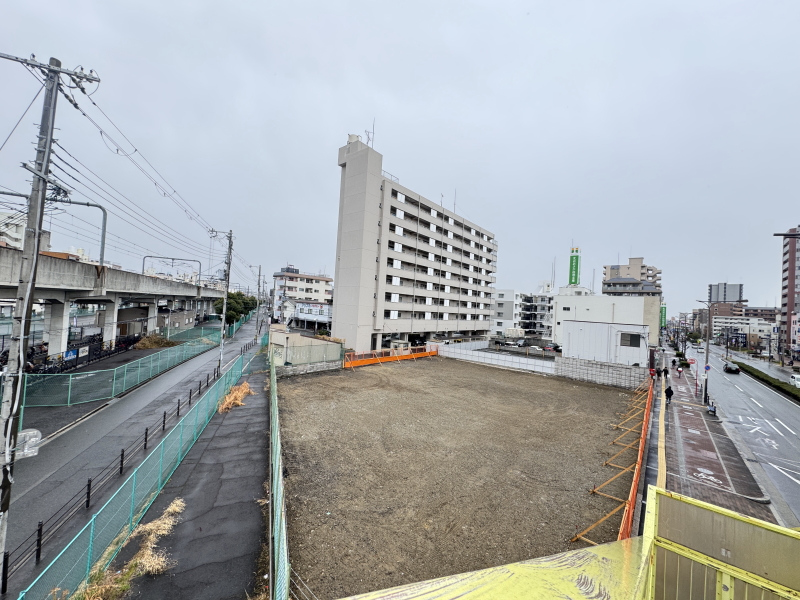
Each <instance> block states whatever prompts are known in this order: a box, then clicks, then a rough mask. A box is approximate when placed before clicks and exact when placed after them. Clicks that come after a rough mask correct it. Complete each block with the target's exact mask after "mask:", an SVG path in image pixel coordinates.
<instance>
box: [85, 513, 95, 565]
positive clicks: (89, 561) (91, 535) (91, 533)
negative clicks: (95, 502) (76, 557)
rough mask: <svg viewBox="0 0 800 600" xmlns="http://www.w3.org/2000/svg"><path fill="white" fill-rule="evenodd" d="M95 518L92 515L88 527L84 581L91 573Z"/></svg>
mask: <svg viewBox="0 0 800 600" xmlns="http://www.w3.org/2000/svg"><path fill="white" fill-rule="evenodd" d="M96 518H97V515H92V520H91V521H90V523H91V526H90V527H89V547H88V548H87V549H86V577H85V578H84V579H85V580H87V581H88V579H89V575H90V574H91V572H92V551H93V550H94V521H95V519H96Z"/></svg>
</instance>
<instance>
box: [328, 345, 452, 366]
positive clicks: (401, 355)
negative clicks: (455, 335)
mask: <svg viewBox="0 0 800 600" xmlns="http://www.w3.org/2000/svg"><path fill="white" fill-rule="evenodd" d="M437 349H438V346H437V345H436V344H428V345H427V346H410V347H405V348H384V349H383V350H370V351H368V352H347V353H345V355H344V368H345V369H352V368H354V367H363V366H365V365H375V364H383V363H387V362H394V361H398V360H416V359H418V358H426V357H428V358H429V357H431V356H436V354H437V353H438V350H437Z"/></svg>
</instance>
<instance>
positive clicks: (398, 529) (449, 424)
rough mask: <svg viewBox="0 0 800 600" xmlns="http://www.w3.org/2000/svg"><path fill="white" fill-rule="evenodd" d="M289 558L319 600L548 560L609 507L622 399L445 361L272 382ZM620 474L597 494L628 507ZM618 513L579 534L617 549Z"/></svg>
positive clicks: (605, 390)
mask: <svg viewBox="0 0 800 600" xmlns="http://www.w3.org/2000/svg"><path fill="white" fill-rule="evenodd" d="M278 395H279V402H280V406H281V413H280V416H281V427H282V432H283V442H284V458H285V461H286V462H285V464H286V470H287V479H286V482H287V494H286V496H287V511H288V526H289V532H288V533H289V557H290V560H291V563H292V567H293V569H294V570H295V571H296V572H297V574H298V575H299V576H300V577H301V578H302V579H303V580H304V581H306V582H307V583H308V585H309V587H310V589H311V590H313V591H314V593H315V594H316V596H317V597H318V598H319V600H329V599H334V598H342V597H345V596H350V595H354V594H358V593H363V592H368V591H372V590H378V589H384V588H388V587H392V586H396V585H400V584H403V583H409V582H413V581H421V580H425V579H431V578H434V577H441V576H445V575H451V574H454V573H461V572H465V571H471V570H475V569H481V568H486V567H490V566H494V565H501V564H506V563H510V562H516V561H520V560H524V559H528V558H534V557H538V556H547V555H550V554H555V553H558V552H563V551H565V550H570V549H574V548H578V547H583V546H585V544H583V542H578V543H575V544H573V543H570V542H569V539H570V538H571V537H572V536H574V535H575V534H576V533H577V532H578V531H579V530H582V529H584V528H585V527H587V526H588V525H590V524H591V523H593V522H594V521H596V520H597V519H599V518H600V517H601V516H602V515H603V514H605V512H606V511H607V510H609V509H611V508H614V507H615V506H616V504H615V503H614V502H613V501H611V500H608V499H606V498H602V497H599V496H596V495H591V494H589V493H588V490H589V489H591V488H592V486H593V485H599V484H601V483H602V482H604V481H605V480H606V479H608V478H609V477H611V476H612V475H613V474H615V473H616V472H617V471H616V470H614V469H612V468H611V467H603V466H602V463H603V461H604V460H605V459H607V458H608V457H610V456H611V455H612V454H613V453H614V452H616V450H615V449H614V448H615V447H613V446H609V443H610V442H611V440H613V439H614V438H615V437H616V436H617V435H618V433H619V431H618V430H617V431H614V430H613V429H612V425H613V423H615V422H617V413H620V412H624V410H625V407H626V401H627V399H628V397H629V396H630V394H629V393H628V392H625V391H623V390H620V389H616V388H609V387H603V386H598V385H593V384H588V383H581V382H573V381H570V380H566V379H560V378H556V377H544V376H541V375H534V374H528V373H520V372H516V371H508V370H503V369H497V368H493V367H489V366H484V365H477V364H473V363H467V362H461V361H457V360H452V359H434V360H427V359H423V360H417V361H416V362H412V361H403V362H401V363H391V364H387V365H384V366H381V365H374V366H369V367H362V368H359V369H356V370H355V372H353V371H339V372H335V373H320V374H313V375H307V376H301V377H293V378H287V379H281V380H280V382H279V384H278ZM629 486H630V476H627V475H626V476H623V477H620V478H618V479H617V481H615V482H614V483H613V484H612V485H610V486H608V487H607V488H605V489H606V491H607V492H608V493H610V494H612V495H615V496H617V497H626V495H627V491H628V488H629ZM620 517H621V513H617V515H615V516H614V517H612V518H611V519H609V520H608V521H606V522H605V523H604V524H603V525H602V526H601V527H600V528H599V529H596V530H594V531H593V532H592V534H591V537H592V539H594V540H595V541H598V542H605V541H611V540H613V539H616V534H617V531H618V527H619V521H620Z"/></svg>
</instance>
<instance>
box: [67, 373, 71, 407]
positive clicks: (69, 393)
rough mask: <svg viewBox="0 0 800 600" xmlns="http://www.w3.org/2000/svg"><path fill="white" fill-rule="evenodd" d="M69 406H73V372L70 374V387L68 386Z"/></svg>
mask: <svg viewBox="0 0 800 600" xmlns="http://www.w3.org/2000/svg"><path fill="white" fill-rule="evenodd" d="M67 406H72V373H70V374H69V387H68V388H67Z"/></svg>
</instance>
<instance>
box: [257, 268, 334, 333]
mask: <svg viewBox="0 0 800 600" xmlns="http://www.w3.org/2000/svg"><path fill="white" fill-rule="evenodd" d="M272 279H273V286H272V289H271V290H270V304H271V306H272V316H273V318H274V319H276V322H279V323H280V322H283V323H285V321H281V319H282V318H283V312H284V310H283V302H284V301H285V300H299V301H304V302H311V303H316V304H329V305H333V279H331V278H330V277H328V276H327V275H323V274H317V275H312V274H310V273H302V272H301V271H300V269H298V268H296V267H295V266H294V265H287V266H286V267H284V268H283V269H281V270H280V271H277V272H275V273H273V274H272ZM294 306H296V305H294ZM293 310H294V309H293Z"/></svg>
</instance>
